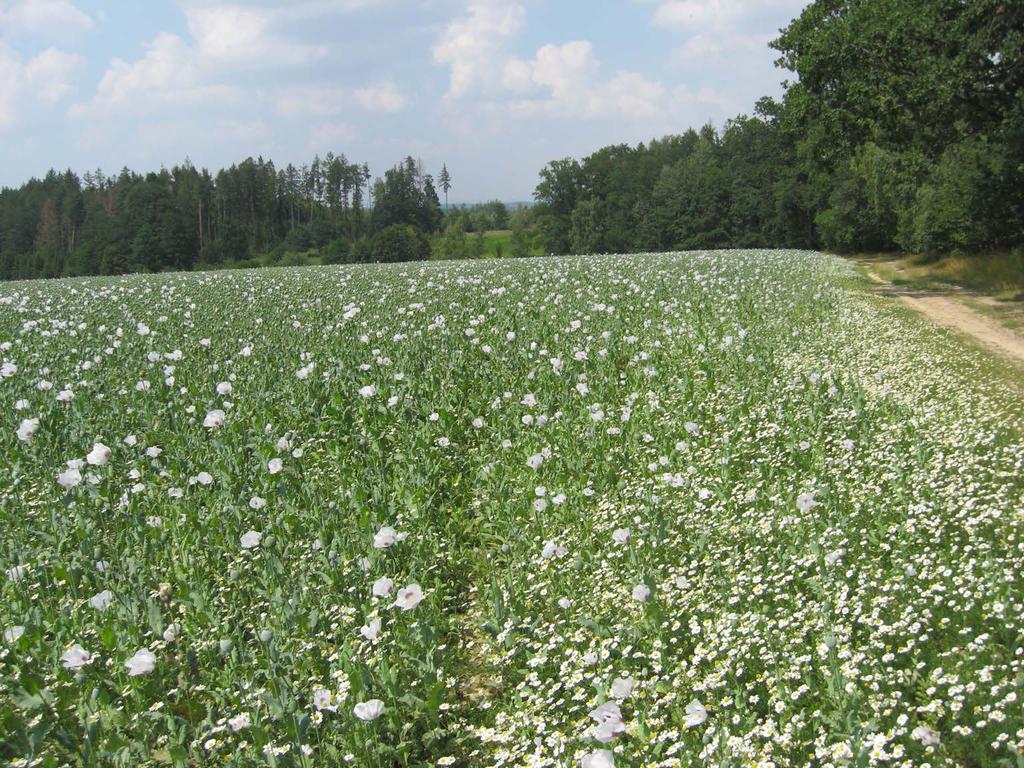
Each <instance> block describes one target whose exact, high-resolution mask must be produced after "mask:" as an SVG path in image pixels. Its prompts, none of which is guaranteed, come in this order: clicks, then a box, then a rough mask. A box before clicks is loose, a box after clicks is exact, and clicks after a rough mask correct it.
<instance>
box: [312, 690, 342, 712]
mask: <svg viewBox="0 0 1024 768" xmlns="http://www.w3.org/2000/svg"><path fill="white" fill-rule="evenodd" d="M313 706H314V707H316V709H318V710H319V711H321V712H337V711H338V708H337V707H336V706H335V704H334V695H333V694H332V693H331V692H330V691H328V690H327V689H326V688H317V689H315V690H314V691H313Z"/></svg>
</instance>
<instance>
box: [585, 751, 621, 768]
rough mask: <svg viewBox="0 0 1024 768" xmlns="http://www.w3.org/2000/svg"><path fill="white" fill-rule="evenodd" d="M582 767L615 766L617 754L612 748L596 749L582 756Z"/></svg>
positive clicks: (605, 767)
mask: <svg viewBox="0 0 1024 768" xmlns="http://www.w3.org/2000/svg"><path fill="white" fill-rule="evenodd" d="M580 768H615V755H613V754H612V751H611V750H610V749H596V750H594V751H593V752H590V753H588V754H586V755H584V756H583V757H581V758H580Z"/></svg>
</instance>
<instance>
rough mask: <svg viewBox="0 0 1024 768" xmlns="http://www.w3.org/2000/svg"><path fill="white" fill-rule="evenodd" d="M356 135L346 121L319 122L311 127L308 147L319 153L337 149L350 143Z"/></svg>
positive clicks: (307, 142)
mask: <svg viewBox="0 0 1024 768" xmlns="http://www.w3.org/2000/svg"><path fill="white" fill-rule="evenodd" d="M355 137H356V132H355V130H354V129H353V128H352V126H350V125H347V124H346V123H333V122H332V123H319V124H317V125H314V126H313V127H312V128H310V129H309V137H308V140H307V141H306V149H307V151H309V152H319V153H325V152H330V151H336V150H337V149H338V147H339V146H341V145H344V144H348V143H350V142H351V141H352V140H353V139H355Z"/></svg>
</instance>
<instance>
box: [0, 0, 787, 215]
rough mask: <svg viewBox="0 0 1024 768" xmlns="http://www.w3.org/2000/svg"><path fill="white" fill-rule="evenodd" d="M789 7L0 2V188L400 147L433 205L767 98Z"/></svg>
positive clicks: (375, 162)
mask: <svg viewBox="0 0 1024 768" xmlns="http://www.w3.org/2000/svg"><path fill="white" fill-rule="evenodd" d="M804 4H805V2H804V0H615V1H613V0H0V185H17V184H20V183H21V182H23V181H24V180H25V179H27V178H29V177H30V176H33V175H35V176H39V175H42V174H43V173H45V172H46V170H47V169H49V168H51V167H56V168H71V169H73V170H75V171H78V172H83V171H85V170H87V169H94V168H97V167H99V168H102V169H103V170H104V171H106V172H108V173H112V172H116V171H117V170H119V169H120V168H121V167H122V166H125V165H127V166H128V167H130V168H133V169H135V170H139V171H145V170H154V169H158V168H159V167H160V166H162V165H163V166H167V167H170V166H171V165H173V164H175V163H178V162H180V161H181V160H183V159H184V158H185V157H186V156H187V157H189V158H191V159H192V161H193V162H194V163H195V164H196V165H201V166H206V167H208V168H211V169H217V168H220V167H222V166H224V165H230V164H231V163H233V162H237V161H239V160H242V159H244V158H245V157H247V156H249V155H252V156H256V155H263V156H264V157H269V158H272V159H273V160H274V161H275V162H276V163H278V164H285V163H288V162H295V163H297V164H298V163H301V162H304V161H307V160H308V159H310V158H311V157H312V155H313V154H314V153H316V152H319V153H321V154H324V153H326V152H327V151H333V152H334V153H336V154H339V153H344V154H345V155H346V156H347V157H348V158H349V159H350V160H357V161H360V162H363V161H366V162H368V163H369V164H370V168H371V171H372V172H374V173H375V174H379V173H382V172H383V170H384V169H385V168H387V167H389V166H390V165H393V164H394V163H395V162H397V161H398V160H399V159H400V158H402V157H404V156H405V155H408V154H411V155H414V156H416V157H420V158H422V160H423V163H424V165H425V166H426V168H427V170H429V171H432V172H434V173H436V172H437V171H438V170H440V167H441V164H442V163H443V162H444V163H447V164H448V167H449V170H450V171H451V174H452V177H453V181H454V186H453V190H452V195H451V197H452V200H460V201H475V200H483V199H491V198H501V199H504V200H523V199H529V197H530V196H531V194H532V191H533V188H534V186H535V184H536V180H537V172H538V171H539V170H540V169H541V167H543V165H544V164H545V163H546V162H547V161H549V160H552V159H555V158H561V157H567V156H576V157H579V156H583V155H585V154H588V153H589V152H591V151H593V150H595V149H597V148H598V147H601V146H604V145H605V144H610V143H620V142H628V143H635V142H637V141H646V140H649V139H651V138H653V137H658V136H661V135H664V134H666V133H674V132H681V131H683V130H685V129H686V128H687V127H690V126H695V127H698V126H700V125H702V124H703V123H706V122H708V121H709V120H710V121H711V122H713V123H715V124H717V125H721V124H722V123H723V122H724V121H725V120H726V119H728V118H729V117H732V116H734V115H736V114H739V113H741V112H749V111H750V110H751V109H752V107H753V104H754V102H755V100H756V99H757V98H758V97H760V96H762V95H777V94H779V93H780V92H781V88H780V85H779V83H780V81H781V80H783V79H784V78H785V77H786V76H787V75H788V73H786V72H784V71H781V70H778V69H776V68H775V67H774V66H773V65H772V62H773V60H774V58H775V56H774V52H773V51H771V50H770V49H768V47H767V41H768V40H770V39H771V38H772V37H774V36H775V34H776V33H777V31H778V30H779V28H780V27H782V26H784V25H785V24H786V23H788V21H789V20H790V19H791V18H793V17H794V16H795V15H796V14H798V13H799V11H800V9H801V8H802V7H803V5H804Z"/></svg>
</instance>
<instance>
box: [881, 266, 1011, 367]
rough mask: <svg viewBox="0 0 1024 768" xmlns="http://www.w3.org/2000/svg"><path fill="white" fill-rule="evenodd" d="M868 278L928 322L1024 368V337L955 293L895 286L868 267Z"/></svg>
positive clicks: (884, 292)
mask: <svg viewBox="0 0 1024 768" xmlns="http://www.w3.org/2000/svg"><path fill="white" fill-rule="evenodd" d="M866 274H867V276H868V278H869V279H870V280H871V281H872V282H874V283H876V284H878V286H879V293H882V294H884V295H887V296H891V297H893V298H895V299H897V300H898V301H900V302H902V303H903V304H905V305H906V306H908V307H910V308H911V309H913V310H915V311H917V312H920V313H921V314H922V315H924V316H925V317H926V318H928V320H930V321H931V322H933V323H935V324H936V325H941V326H943V327H946V328H951V329H953V330H956V331H959V332H960V333H963V334H965V335H967V336H970V337H971V338H972V339H974V340H975V341H976V342H977V343H979V344H980V345H981V346H983V347H986V348H987V349H990V350H992V351H994V352H998V353H1000V354H1002V355H1003V356H1005V357H1008V358H1010V359H1012V360H1014V361H1016V362H1017V363H1018V364H1020V365H1024V336H1022V335H1021V334H1018V333H1015V332H1014V331H1012V330H1010V329H1009V328H1007V327H1005V326H1003V325H1000V324H999V323H998V322H996V321H995V320H992V319H991V318H989V317H987V316H985V315H983V314H981V313H980V312H978V311H977V310H974V309H972V308H971V307H969V306H967V305H966V304H965V303H964V302H963V301H962V300H961V299H960V298H958V296H957V292H955V291H948V292H945V291H942V292H940V291H921V290H915V289H912V288H907V287H904V286H899V285H893V284H892V283H890V282H888V281H887V280H885V279H884V278H882V277H881V276H880V275H879V274H878V273H877V272H875V270H874V269H872V268H871V267H870V266H867V269H866Z"/></svg>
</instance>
